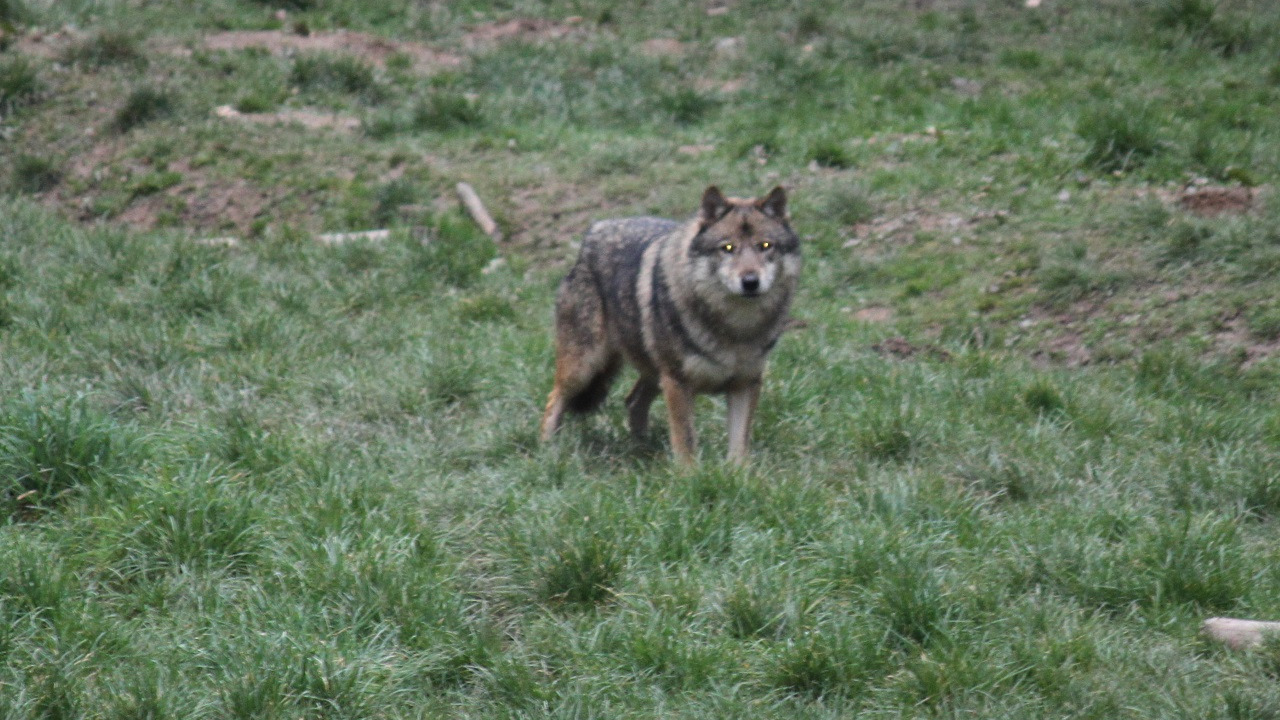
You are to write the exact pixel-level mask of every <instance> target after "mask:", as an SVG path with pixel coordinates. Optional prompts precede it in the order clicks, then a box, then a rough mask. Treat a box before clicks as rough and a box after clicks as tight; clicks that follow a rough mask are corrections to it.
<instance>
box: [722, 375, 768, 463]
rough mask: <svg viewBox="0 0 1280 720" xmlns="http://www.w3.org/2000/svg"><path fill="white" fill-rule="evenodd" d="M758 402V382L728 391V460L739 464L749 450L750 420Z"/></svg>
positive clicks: (726, 402)
mask: <svg viewBox="0 0 1280 720" xmlns="http://www.w3.org/2000/svg"><path fill="white" fill-rule="evenodd" d="M759 402H760V383H758V382H755V383H752V384H750V385H746V386H744V387H740V388H735V389H733V390H730V391H729V395H728V397H727V398H726V401H725V404H726V405H727V406H728V410H729V412H728V416H729V417H728V423H727V424H728V426H729V462H732V463H736V464H739V465H741V464H742V463H745V462H746V461H747V455H748V453H749V452H750V450H751V422H752V420H754V419H755V416H756V405H757V404H759Z"/></svg>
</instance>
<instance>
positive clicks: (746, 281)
mask: <svg viewBox="0 0 1280 720" xmlns="http://www.w3.org/2000/svg"><path fill="white" fill-rule="evenodd" d="M759 289H760V276H759V275H756V274H755V273H747V274H746V275H743V276H742V292H744V293H746V294H748V295H754V294H755V293H756V291H757V290H759Z"/></svg>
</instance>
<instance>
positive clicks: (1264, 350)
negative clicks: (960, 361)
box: [1213, 313, 1280, 369]
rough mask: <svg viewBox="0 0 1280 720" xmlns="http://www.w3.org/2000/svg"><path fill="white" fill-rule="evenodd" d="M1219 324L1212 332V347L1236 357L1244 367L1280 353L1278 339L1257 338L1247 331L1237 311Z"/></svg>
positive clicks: (1244, 321)
mask: <svg viewBox="0 0 1280 720" xmlns="http://www.w3.org/2000/svg"><path fill="white" fill-rule="evenodd" d="M1221 326H1222V329H1221V330H1219V331H1218V332H1217V333H1214V336H1213V344H1214V347H1215V348H1216V349H1217V350H1218V352H1219V353H1221V354H1224V355H1233V356H1236V357H1238V358H1239V359H1240V360H1241V366H1242V367H1244V368H1245V369H1248V368H1250V367H1252V366H1253V365H1256V364H1257V363H1259V362H1261V361H1263V360H1266V359H1267V358H1269V357H1273V356H1275V355H1276V354H1277V353H1280V339H1273V340H1262V339H1259V338H1258V337H1257V336H1255V335H1254V334H1253V333H1252V332H1250V331H1249V324H1248V322H1247V321H1246V320H1245V318H1244V316H1243V315H1241V314H1239V313H1236V314H1234V315H1231V316H1228V317H1224V318H1222V320H1221Z"/></svg>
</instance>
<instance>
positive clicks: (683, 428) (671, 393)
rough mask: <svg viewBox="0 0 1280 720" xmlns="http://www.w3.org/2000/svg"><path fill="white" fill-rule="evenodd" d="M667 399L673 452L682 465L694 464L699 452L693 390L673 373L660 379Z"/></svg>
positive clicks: (663, 394)
mask: <svg viewBox="0 0 1280 720" xmlns="http://www.w3.org/2000/svg"><path fill="white" fill-rule="evenodd" d="M659 384H660V385H661V386H662V397H663V399H664V400H666V401H667V424H668V425H670V426H671V452H672V454H674V455H675V456H676V460H677V461H679V462H680V463H681V464H682V465H692V464H693V460H694V454H695V453H696V452H697V444H698V443H697V436H695V435H694V432H693V390H691V389H690V388H689V386H688V385H686V384H684V383H683V382H681V381H680V380H677V379H676V378H674V377H672V376H671V375H663V376H662V379H661V380H660V381H659Z"/></svg>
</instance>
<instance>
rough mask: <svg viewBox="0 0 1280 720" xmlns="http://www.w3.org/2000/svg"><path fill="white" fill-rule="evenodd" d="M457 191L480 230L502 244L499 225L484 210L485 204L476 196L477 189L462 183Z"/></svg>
mask: <svg viewBox="0 0 1280 720" xmlns="http://www.w3.org/2000/svg"><path fill="white" fill-rule="evenodd" d="M457 190H458V197H459V198H460V199H461V200H462V204H463V206H464V207H466V208H467V212H468V213H470V214H471V219H472V220H475V221H476V225H479V226H480V230H481V231H483V232H484V234H485V235H488V236H489V237H491V238H493V239H494V241H496V242H500V241H501V240H502V231H501V230H499V229H498V223H496V222H494V221H493V217H492V216H491V215H489V211H488V210H485V209H484V203H482V202H480V196H479V195H477V194H476V191H475V188H473V187H471V186H470V185H468V184H467V183H464V182H460V183H458V187H457Z"/></svg>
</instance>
